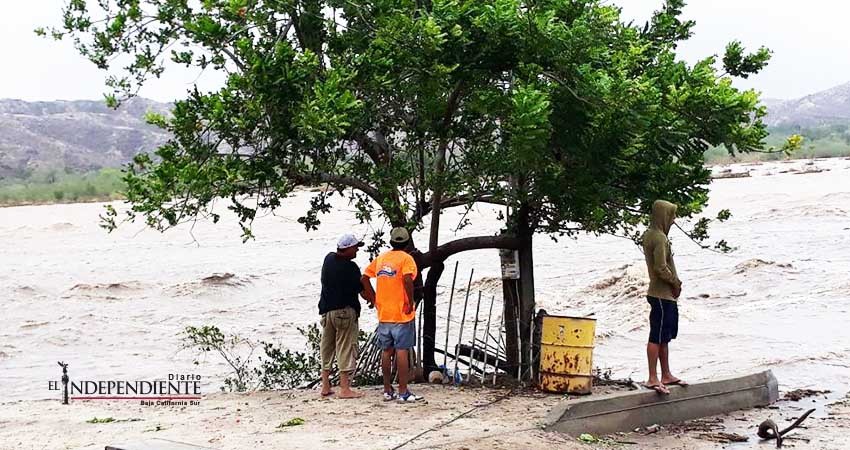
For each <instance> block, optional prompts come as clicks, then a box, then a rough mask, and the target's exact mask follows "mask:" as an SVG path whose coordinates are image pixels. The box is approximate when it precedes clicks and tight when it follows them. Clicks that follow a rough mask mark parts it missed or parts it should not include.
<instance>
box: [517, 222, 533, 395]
mask: <svg viewBox="0 0 850 450" xmlns="http://www.w3.org/2000/svg"><path fill="white" fill-rule="evenodd" d="M517 213H518V214H517V238H519V276H520V279H519V319H520V322H519V324H520V325H519V332H520V336H519V340H520V355H521V356H520V363H521V364H522V374H521V377H520V379H521V380H522V381H530V380H531V374H532V371H533V368H532V354H531V345H532V343H531V341H532V336H531V321H532V317H534V258H533V256H532V253H533V248H532V241H533V239H532V238H533V236H534V231H533V229H532V227H531V224H530V218H529V214H528V207H527V206H525V205H522V206H520V208H519V210H518V211H517Z"/></svg>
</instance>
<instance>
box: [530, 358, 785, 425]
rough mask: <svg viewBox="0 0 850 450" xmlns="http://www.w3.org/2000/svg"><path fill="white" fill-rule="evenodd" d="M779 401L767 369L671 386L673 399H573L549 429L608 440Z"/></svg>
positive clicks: (640, 395) (646, 394)
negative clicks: (638, 430)
mask: <svg viewBox="0 0 850 450" xmlns="http://www.w3.org/2000/svg"><path fill="white" fill-rule="evenodd" d="M778 399H779V384H778V382H777V381H776V377H774V376H773V373H772V372H771V371H769V370H768V371H766V372H761V373H757V374H753V375H748V376H745V377H740V378H732V379H727V380H719V381H711V382H707V383H695V384H691V385H690V386H687V387H680V386H670V395H661V394H658V393H656V392H655V391H650V390H646V391H643V390H641V391H635V392H625V393H617V394H610V395H603V396H599V397H585V398H580V399H575V400H568V401H565V402H564V403H562V404H561V405H558V406H557V407H555V408H554V409H553V410H552V411H551V412H550V413H549V416H548V417H547V418H546V429H548V430H553V431H559V432H562V433H566V434H569V435H572V436H579V435H580V434H582V433H590V434H594V435H604V434H610V433H616V432H620V431H632V430H634V429H635V428H638V427H645V426H649V425H653V424H659V425H663V424H668V423H675V422H682V421H685V420H692V419H698V418H700V417H707V416H714V415H717V414H723V413H727V412H732V411H737V410H741V409H750V408H755V407H758V406H767V405H770V404H772V403H774V402H775V401H776V400H778Z"/></svg>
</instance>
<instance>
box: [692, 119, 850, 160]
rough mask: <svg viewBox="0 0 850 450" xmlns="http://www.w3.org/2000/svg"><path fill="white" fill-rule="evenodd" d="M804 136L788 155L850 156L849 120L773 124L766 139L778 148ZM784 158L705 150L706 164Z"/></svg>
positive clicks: (773, 154)
mask: <svg viewBox="0 0 850 450" xmlns="http://www.w3.org/2000/svg"><path fill="white" fill-rule="evenodd" d="M794 134H798V135H800V136H803V146H802V148H801V149H800V150H798V151H796V152H794V154H793V155H791V158H792V159H805V158H835V157H846V156H850V123H847V124H840V125H824V126H820V127H814V128H801V127H774V128H771V129H770V135H769V136H768V137H767V139H765V141H766V142H767V145H768V147H775V148H780V147H782V144H783V143H784V142H785V141H786V139H788V137H789V136H791V135H794ZM783 158H785V155H784V154H783V153H782V152H778V153H770V154H766V153H749V154H737V155H735V157H734V158H732V157H731V156H729V152H727V151H726V149H725V148H723V147H714V148H712V149H710V150H708V151H707V152H705V163H706V164H709V165H712V164H725V163H732V162H753V161H777V160H780V159H783Z"/></svg>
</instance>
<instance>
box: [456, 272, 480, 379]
mask: <svg viewBox="0 0 850 450" xmlns="http://www.w3.org/2000/svg"><path fill="white" fill-rule="evenodd" d="M474 273H475V268H474V267H473V268H472V270H470V271H469V283H467V284H466V298H465V299H464V300H463V315H462V316H461V318H460V329H459V330H458V332H457V345H456V346H455V368H454V370H453V371H452V384H454V381H455V374H456V373H457V363H458V360H459V359H460V355H459V353H460V352H459V351H458V350H460V341H461V339H463V323H464V322H466V305H467V304H469V290H470V289H471V288H472V274H474Z"/></svg>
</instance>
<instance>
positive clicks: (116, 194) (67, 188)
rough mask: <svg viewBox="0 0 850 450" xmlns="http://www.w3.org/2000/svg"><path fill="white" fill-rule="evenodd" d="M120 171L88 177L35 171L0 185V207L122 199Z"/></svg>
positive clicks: (58, 172) (99, 172)
mask: <svg viewBox="0 0 850 450" xmlns="http://www.w3.org/2000/svg"><path fill="white" fill-rule="evenodd" d="M122 176H123V174H122V173H121V169H112V168H107V169H100V170H97V171H92V172H87V173H82V174H80V173H68V172H65V171H61V170H55V169H51V170H36V171H33V172H32V173H29V174H27V175H26V176H25V177H22V178H16V179H6V180H2V181H0V205H2V206H13V205H27V204H41V203H77V202H91V201H108V200H116V199H119V198H122V195H121V192H123V191H124V188H125V185H124V181H123V180H122Z"/></svg>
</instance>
